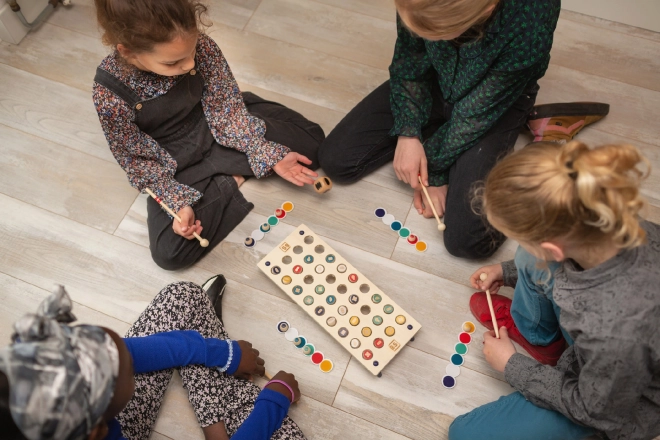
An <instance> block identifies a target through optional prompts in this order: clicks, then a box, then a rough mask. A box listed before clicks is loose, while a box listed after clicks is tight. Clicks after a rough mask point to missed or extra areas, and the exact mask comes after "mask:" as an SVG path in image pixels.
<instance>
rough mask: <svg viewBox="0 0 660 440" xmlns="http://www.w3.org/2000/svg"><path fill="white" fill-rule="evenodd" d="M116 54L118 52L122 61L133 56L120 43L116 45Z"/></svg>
mask: <svg viewBox="0 0 660 440" xmlns="http://www.w3.org/2000/svg"><path fill="white" fill-rule="evenodd" d="M117 52H119V55H121V56H122V57H123V58H124V59H129V58H131V57H132V56H133V52H132V51H131V50H130V49H128V48H127V47H126V46H124V45H123V44H121V43H119V44H118V45H117Z"/></svg>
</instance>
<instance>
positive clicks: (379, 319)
mask: <svg viewBox="0 0 660 440" xmlns="http://www.w3.org/2000/svg"><path fill="white" fill-rule="evenodd" d="M371 322H373V323H374V325H381V324H382V323H383V317H382V316H378V315H376V316H374V317H373V318H372V319H371Z"/></svg>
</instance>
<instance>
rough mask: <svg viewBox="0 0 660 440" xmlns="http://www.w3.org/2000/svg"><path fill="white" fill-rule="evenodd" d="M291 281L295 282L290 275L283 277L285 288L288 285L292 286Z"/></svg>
mask: <svg viewBox="0 0 660 440" xmlns="http://www.w3.org/2000/svg"><path fill="white" fill-rule="evenodd" d="M291 281H293V280H292V279H291V277H290V276H289V275H284V276H283V277H282V284H284V285H285V286H286V285H288V284H291Z"/></svg>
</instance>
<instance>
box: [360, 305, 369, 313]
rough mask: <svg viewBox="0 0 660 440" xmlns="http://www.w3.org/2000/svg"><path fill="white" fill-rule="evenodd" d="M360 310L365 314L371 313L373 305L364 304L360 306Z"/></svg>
mask: <svg viewBox="0 0 660 440" xmlns="http://www.w3.org/2000/svg"><path fill="white" fill-rule="evenodd" d="M360 312H362V314H363V315H368V314H369V313H371V307H369V306H367V305H364V306H362V307H360Z"/></svg>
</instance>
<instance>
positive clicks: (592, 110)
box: [527, 102, 610, 121]
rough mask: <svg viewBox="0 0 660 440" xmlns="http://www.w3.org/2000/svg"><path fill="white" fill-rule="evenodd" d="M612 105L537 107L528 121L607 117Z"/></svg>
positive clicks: (587, 104) (569, 104)
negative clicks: (568, 117)
mask: <svg viewBox="0 0 660 440" xmlns="http://www.w3.org/2000/svg"><path fill="white" fill-rule="evenodd" d="M609 112H610V105H609V104H605V103H602V102H566V103H558V104H542V105H536V106H534V108H533V109H532V112H531V113H530V117H529V118H527V119H528V120H532V121H533V120H535V119H543V118H552V117H554V116H605V115H607V114H608V113H609Z"/></svg>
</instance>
